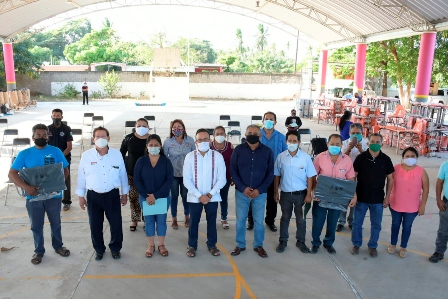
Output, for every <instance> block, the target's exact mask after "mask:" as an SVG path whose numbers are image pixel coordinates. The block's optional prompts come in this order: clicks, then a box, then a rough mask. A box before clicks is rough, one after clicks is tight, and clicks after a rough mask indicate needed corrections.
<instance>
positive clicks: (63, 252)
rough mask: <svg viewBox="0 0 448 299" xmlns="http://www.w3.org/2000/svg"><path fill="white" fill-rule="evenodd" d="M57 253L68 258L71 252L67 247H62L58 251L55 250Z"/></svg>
mask: <svg viewBox="0 0 448 299" xmlns="http://www.w3.org/2000/svg"><path fill="white" fill-rule="evenodd" d="M55 252H56V253H57V254H59V255H61V256H63V257H67V256H69V255H70V250H68V249H67V248H65V247H61V248H59V249H58V250H55Z"/></svg>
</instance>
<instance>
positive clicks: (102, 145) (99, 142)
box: [95, 138, 108, 148]
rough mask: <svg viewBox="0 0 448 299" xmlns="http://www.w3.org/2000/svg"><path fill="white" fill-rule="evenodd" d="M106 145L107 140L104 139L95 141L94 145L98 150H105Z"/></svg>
mask: <svg viewBox="0 0 448 299" xmlns="http://www.w3.org/2000/svg"><path fill="white" fill-rule="evenodd" d="M107 144H108V142H107V139H104V138H100V139H97V140H96V141H95V145H96V146H97V147H98V148H105V147H106V146H107Z"/></svg>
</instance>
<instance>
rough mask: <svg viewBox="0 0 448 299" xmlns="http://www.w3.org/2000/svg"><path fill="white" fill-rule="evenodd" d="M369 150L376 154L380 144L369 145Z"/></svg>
mask: <svg viewBox="0 0 448 299" xmlns="http://www.w3.org/2000/svg"><path fill="white" fill-rule="evenodd" d="M369 148H370V150H371V151H372V152H374V153H376V152H378V151H379V150H380V149H381V144H379V143H371V144H370V145H369Z"/></svg>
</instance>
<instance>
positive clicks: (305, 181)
mask: <svg viewBox="0 0 448 299" xmlns="http://www.w3.org/2000/svg"><path fill="white" fill-rule="evenodd" d="M294 112H295V111H294ZM62 118H63V114H62V111H61V110H60V109H55V110H53V112H52V120H53V124H52V125H50V126H48V127H47V126H45V125H43V124H37V125H35V126H34V127H33V129H32V133H33V135H32V139H33V141H34V144H35V146H34V147H31V148H29V149H26V150H23V151H21V152H20V153H19V154H18V156H17V158H16V159H15V161H14V163H13V164H12V166H11V168H10V171H9V177H10V179H11V180H12V182H14V183H15V184H16V185H17V186H18V187H20V188H23V189H24V190H25V192H26V194H27V204H26V207H27V210H28V214H29V218H30V221H31V230H32V232H33V237H34V242H35V251H34V255H33V257H32V260H31V262H32V263H33V264H39V263H40V262H41V261H42V257H43V256H44V253H45V248H44V239H43V225H44V217H45V213H46V214H47V216H48V219H49V221H50V226H51V230H52V246H53V248H54V250H55V251H56V253H58V254H60V255H61V256H65V257H66V256H69V255H70V251H69V250H68V249H67V248H66V247H64V246H63V242H62V234H61V220H60V213H61V204H62V203H63V204H64V206H63V209H64V210H69V209H70V204H71V201H70V195H69V194H70V180H69V172H70V170H69V165H70V164H69V163H70V150H71V142H72V140H73V139H72V137H71V133H70V132H71V129H70V127H68V126H67V125H65V124H64V123H63V122H62ZM299 120H300V119H299ZM296 123H297V120H296ZM276 124H277V116H276V114H275V113H273V112H270V111H269V112H266V113H265V114H264V116H263V125H262V127H260V126H258V125H249V126H248V127H247V128H246V131H245V134H244V135H245V140H246V141H245V142H244V143H242V144H241V145H238V146H236V147H234V146H233V144H231V143H230V142H228V141H227V140H226V139H227V138H226V131H225V128H224V127H222V126H218V127H216V128H215V129H214V132H213V138H212V137H211V136H210V133H209V131H208V130H206V129H199V130H197V131H196V133H195V134H194V135H191V136H190V135H188V134H187V131H186V128H185V125H184V123H183V122H182V120H180V119H175V120H173V121H172V122H171V124H170V136H169V137H168V138H167V139H166V140H165V141H164V142H163V143H162V140H161V138H160V137H159V136H158V135H156V134H150V128H149V125H148V122H147V120H146V119H144V118H140V119H138V120H137V121H136V125H135V132H133V133H131V134H128V135H126V136H125V138H124V139H123V142H122V145H121V147H120V150H117V149H114V148H111V147H109V146H108V144H109V141H110V135H109V131H108V130H107V129H106V128H104V127H97V128H95V129H94V130H93V134H92V141H93V143H94V144H95V146H94V147H93V148H91V149H89V150H87V151H85V152H84V153H83V155H82V157H81V161H80V163H79V168H78V181H77V187H76V194H77V195H78V198H79V205H80V207H81V208H82V209H83V210H84V209H86V208H87V212H88V216H89V225H90V230H91V239H92V244H93V247H94V249H95V252H96V254H95V259H96V260H101V259H102V258H103V256H104V253H105V250H106V246H105V244H104V239H103V221H104V215H105V216H106V218H107V220H108V221H109V224H110V233H111V240H110V242H109V245H108V246H109V248H110V251H111V254H112V257H113V258H114V259H119V258H120V257H121V254H120V251H121V248H122V243H123V229H122V216H121V206H123V205H126V204H127V201H128V198H129V201H130V205H131V225H130V230H131V231H136V230H137V226H138V222H140V221H142V220H143V221H144V226H143V229H144V230H145V234H146V237H147V241H148V245H147V248H146V251H145V256H146V257H148V258H150V257H152V256H153V254H154V252H155V249H156V244H155V243H156V240H155V236H156V234H157V251H158V252H159V253H160V255H162V256H164V257H166V256H168V250H167V248H166V246H165V236H166V232H167V213H168V210H169V208H170V207H171V216H172V223H171V227H172V229H178V226H179V223H178V220H177V212H178V211H177V210H178V197H179V195H180V197H181V199H182V204H183V208H184V210H183V212H184V215H185V218H184V225H185V227H187V228H188V250H187V252H186V255H187V256H188V257H195V256H196V252H197V250H198V227H199V223H200V219H201V215H202V211H203V210H205V215H206V216H205V217H206V222H207V243H206V244H207V249H208V251H209V252H210V253H211V254H212V255H213V256H219V255H220V251H219V249H218V248H217V246H216V244H217V225H216V219H217V217H218V216H217V213H218V205H220V207H221V224H222V227H223V229H229V223H228V221H227V214H228V197H229V196H228V195H229V188H230V186H232V185H234V186H235V211H236V236H235V242H236V247H235V248H234V249H233V250H232V252H231V255H232V256H238V255H239V254H241V252H243V251H245V249H246V230H252V229H253V230H254V240H253V249H254V251H255V252H256V253H257V254H258V255H259V256H260V257H263V258H265V257H267V256H268V254H267V252H266V250H265V249H264V247H263V242H264V237H265V226H264V224H263V222H264V223H265V224H266V226H267V227H268V228H269V229H270V230H271V231H273V232H276V231H277V226H276V225H275V219H276V217H277V204H280V207H281V212H282V215H281V218H280V233H279V244H278V246H277V247H276V251H277V252H283V251H284V250H285V249H286V247H287V243H288V239H289V234H288V230H289V224H290V220H291V217H292V213H293V212H294V214H295V218H296V225H297V231H296V236H295V239H296V246H297V247H298V248H299V249H300V251H301V252H303V253H309V252H310V253H317V252H318V250H319V247H320V246H321V245H323V247H324V248H325V249H326V250H327V251H328V252H329V253H330V254H335V253H336V250H335V248H334V247H333V245H334V241H335V236H336V231H341V230H342V229H344V225H345V222H346V217H347V216H346V213H344V212H341V211H340V210H338V209H334V208H333V207H329V206H326V205H323V204H322V201H324V200H325V198H319V196H317V197H316V193H315V191H316V186H317V185H318V184H319V177H320V176H328V177H332V178H336V179H343V180H351V181H356V182H357V186H356V192H355V194H353V196H352V198H351V200H350V201H349V202H347V206H346V207H345V208H347V209H349V210H350V212H349V213H348V214H349V216H348V219H347V220H348V223H349V227H350V228H351V229H352V244H353V247H352V249H351V253H352V254H353V255H356V254H358V253H359V249H360V247H361V245H362V240H363V238H362V226H363V223H364V218H365V216H366V213H367V210H369V211H370V222H371V235H370V239H369V242H368V243H367V246H368V252H369V254H370V256H371V257H376V256H377V255H378V252H377V246H378V239H379V235H380V231H381V223H382V216H383V209H384V208H386V207H389V209H390V211H391V215H392V227H391V230H392V234H391V241H390V246H389V247H388V248H387V251H388V252H389V253H391V254H393V253H395V252H396V250H397V249H396V246H397V242H398V235H399V231H400V227H402V234H401V243H400V249H399V256H401V257H405V256H406V255H407V251H406V248H407V244H408V241H409V237H410V234H411V227H412V223H413V221H414V219H415V217H416V216H417V215H423V214H424V213H425V205H426V202H427V199H428V192H429V178H428V175H427V173H426V171H425V170H424V169H423V168H422V167H420V166H418V165H417V162H418V152H417V151H416V150H415V149H414V148H412V147H410V148H407V149H405V150H404V151H403V153H402V162H401V163H400V164H397V165H395V166H394V165H393V164H392V161H391V159H390V157H388V156H387V155H386V154H385V153H384V152H382V151H381V145H382V136H381V135H380V134H372V135H370V136H369V137H368V139H367V138H363V136H362V132H363V130H362V126H361V125H360V124H351V125H350V130H349V137H350V138H348V139H346V140H343V138H342V136H341V135H339V134H332V135H330V136H329V138H328V143H327V145H328V150H327V151H324V152H322V153H320V154H318V155H317V156H316V157H315V158H314V161H313V160H312V158H311V156H310V155H308V154H307V153H306V152H303V151H301V150H300V142H301V141H300V135H299V134H298V132H297V131H296V130H288V132H287V133H286V136H285V135H284V134H282V133H281V132H279V131H278V130H276V129H275V126H276ZM297 125H299V124H298V123H297ZM300 125H301V122H300ZM300 125H299V126H300ZM285 126H287V127H288V126H289V124H287V123H285ZM293 127H296V126H293ZM53 163H62V166H63V168H64V173H65V178H66V184H67V191H68V192H66V191H64V192H60V193H59V194H58V195H56V196H54V197H52V198H50V199H47V200H41V201H32V200H31V201H30V199H32V198H33V197H35V196H36V194H37V191H38V189H37V187H35V186H30V185H28V184H26V183H25V182H24V181H23V180H22V179H21V178H20V176H19V171H20V170H21V169H22V168H31V167H35V166H41V165H46V164H53ZM447 182H448V162H445V163H443V164H442V166H441V168H440V171H439V175H438V180H437V187H436V196H437V205H438V207H439V209H440V226H439V231H438V234H437V241H436V252H435V253H434V254H433V255H432V256H431V257H430V261H431V262H437V261H439V260H441V259H443V257H444V252H445V251H446V248H447V247H446V246H447V242H448V216H447V214H448V212H446V207H447V197H448V185H446V184H448V183H447ZM120 191H121V192H120ZM442 191H443V195H442ZM62 194H64V197H62V196H63V195H62ZM350 196H351V195H350ZM311 202H312V217H313V225H312V232H311V235H312V241H311V247H308V246H307V245H306V243H305V236H306V221H305V219H306V214H304V211H303V206H304V205H305V204H306V203H311ZM218 203H219V204H218ZM160 205H162V207H160ZM156 206H157V207H158V208H157V209H156ZM156 210H157V211H158V212H154V211H156ZM344 210H345V209H344ZM246 222H247V223H246ZM325 222H326V233H325V236H324V238H323V240H322V241H321V234H322V230H323V227H324V224H325Z"/></svg>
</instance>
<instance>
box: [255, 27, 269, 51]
mask: <svg viewBox="0 0 448 299" xmlns="http://www.w3.org/2000/svg"><path fill="white" fill-rule="evenodd" d="M268 30H269V28H266V30H265V29H264V25H263V24H258V34H257V35H256V36H255V37H256V40H255V46H256V48H257V49H258V50H259V51H263V50H264V49H265V47H266V46H267V45H268V36H269V33H268Z"/></svg>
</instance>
